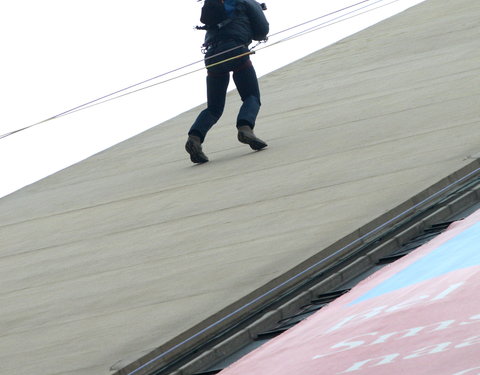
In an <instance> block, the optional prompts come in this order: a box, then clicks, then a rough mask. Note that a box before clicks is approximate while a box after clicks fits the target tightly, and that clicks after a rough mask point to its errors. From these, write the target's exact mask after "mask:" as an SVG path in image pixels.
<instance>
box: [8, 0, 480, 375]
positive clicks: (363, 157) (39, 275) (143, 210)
mask: <svg viewBox="0 0 480 375" xmlns="http://www.w3.org/2000/svg"><path fill="white" fill-rule="evenodd" d="M479 18H480V5H479V3H478V1H476V0H457V1H455V2H445V1H442V0H429V1H426V2H425V3H422V4H421V5H419V6H416V7H414V8H412V9H410V10H408V11H406V12H404V13H402V14H400V15H398V16H395V17H393V18H391V19H389V20H387V21H384V22H382V23H381V24H378V25H376V26H374V27H372V28H369V29H367V30H365V31H363V32H361V33H358V34H356V35H354V36H353V37H350V38H348V39H345V40H343V41H341V42H339V43H337V44H335V45H334V46H331V47H329V48H327V49H324V50H321V51H319V52H317V53H314V54H312V55H310V56H308V57H306V58H304V59H302V60H300V61H298V62H296V63H294V64H291V65H289V66H287V67H285V68H283V69H280V70H278V71H276V72H274V73H272V74H269V75H268V76H266V77H264V78H263V79H262V80H261V89H262V94H263V100H262V101H263V107H262V111H261V116H260V117H259V121H258V126H257V128H256V132H257V134H258V135H259V136H260V137H262V138H264V139H265V140H266V141H268V143H269V147H268V149H267V150H265V151H261V152H252V151H251V150H250V149H249V148H248V147H247V146H245V145H242V144H240V143H238V142H237V140H236V132H235V128H234V119H235V117H236V111H237V109H238V107H239V104H240V102H239V99H238V98H237V97H236V93H232V94H230V95H229V97H228V102H227V110H226V111H225V113H224V116H223V118H222V120H221V122H220V123H219V124H218V125H217V126H216V127H215V128H214V129H213V130H212V131H211V133H210V134H209V136H208V138H207V140H206V142H205V144H204V149H205V152H206V153H207V154H208V156H209V157H210V160H211V161H210V162H209V163H207V164H205V165H200V166H194V165H192V164H191V163H190V161H189V159H188V157H187V154H186V153H185V151H184V149H183V145H184V142H185V139H186V135H185V134H186V131H187V130H188V128H189V127H190V125H191V123H192V121H193V120H194V118H195V116H196V115H197V114H198V112H199V110H200V108H195V109H193V110H191V111H188V112H186V113H184V114H182V115H180V116H178V117H176V118H174V119H172V120H170V121H167V122H166V123H164V124H161V125H159V126H157V127H155V128H153V129H151V130H149V131H147V132H145V133H143V134H141V135H139V136H136V137H134V138H132V139H130V140H128V141H126V142H123V143H121V144H119V145H117V146H115V147H112V148H111V149H109V150H107V151H105V152H102V153H100V154H98V155H95V156H93V157H91V158H89V159H87V160H85V161H83V162H81V163H79V164H77V165H75V166H72V167H70V168H67V169H65V170H63V171H61V172H59V173H56V174H55V175H52V176H50V177H48V178H46V179H44V180H42V181H39V182H37V183H35V184H33V185H31V186H28V187H26V188H24V189H22V190H20V191H18V192H16V193H14V194H12V195H10V196H8V197H5V198H3V199H1V200H0V243H1V245H0V268H1V271H0V306H1V308H0V369H1V370H2V371H1V372H2V373H6V374H9V375H16V374H27V373H28V374H49V375H53V374H72V375H73V374H75V375H76V374H82V375H90V374H92V375H93V374H96V375H97V374H108V373H110V371H111V370H115V369H119V368H121V367H123V366H125V365H127V364H128V363H130V362H131V361H133V360H135V359H137V358H139V357H140V356H142V355H144V354H146V353H148V352H150V351H152V350H154V349H155V348H158V347H160V346H162V345H163V344H165V343H166V342H168V341H169V340H175V338H178V337H179V335H180V334H181V333H183V332H185V331H187V330H189V329H191V328H192V327H194V326H195V325H197V324H200V323H201V322H203V321H205V319H207V318H209V317H212V316H213V315H214V314H216V313H218V312H219V311H221V310H222V309H226V308H228V306H230V305H231V304H233V303H235V302H237V301H239V300H241V299H242V298H243V297H245V296H247V295H249V294H250V293H252V292H254V291H256V290H258V289H259V288H261V287H262V286H264V285H266V284H267V283H271V282H272V281H273V280H275V279H281V278H282V275H285V274H286V273H287V272H288V271H289V270H291V269H292V268H294V267H296V266H298V265H299V264H300V263H302V262H304V261H306V260H308V259H310V258H311V257H312V256H317V257H319V256H320V257H321V256H322V253H321V252H322V249H326V248H328V246H329V245H331V244H333V243H334V242H336V241H337V240H338V239H340V238H343V237H345V236H346V235H348V234H350V233H351V232H352V231H354V230H355V229H357V228H359V227H362V226H364V225H366V224H368V223H370V222H371V221H372V220H374V219H376V218H377V217H379V216H380V215H382V214H385V213H386V212H389V211H390V210H392V209H393V208H395V207H397V206H399V205H400V204H402V203H404V202H406V201H408V200H409V199H410V198H412V197H413V196H415V195H416V194H418V193H419V192H421V191H422V190H424V189H427V188H428V187H430V186H431V185H433V184H435V183H436V182H437V181H439V180H441V179H443V178H444V177H446V176H448V175H451V174H452V173H454V172H455V171H457V170H459V169H461V168H463V167H465V166H467V165H468V164H470V163H471V162H472V161H474V160H475V159H477V158H478V152H479V146H480V132H479V126H480V112H479V108H480V64H479V61H480V48H479V40H480V25H479V23H478V19H479ZM255 58H261V56H260V54H259V56H258V57H255ZM179 100H181V98H179ZM99 126H100V125H99ZM475 155H477V156H475ZM319 252H320V255H319ZM192 332H193V331H192ZM111 366H113V367H112V369H110V368H111Z"/></svg>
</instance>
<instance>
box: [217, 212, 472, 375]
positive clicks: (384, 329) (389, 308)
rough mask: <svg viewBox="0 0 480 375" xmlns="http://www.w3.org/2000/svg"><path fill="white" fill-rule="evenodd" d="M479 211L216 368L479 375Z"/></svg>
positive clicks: (230, 374) (310, 374) (290, 374)
mask: <svg viewBox="0 0 480 375" xmlns="http://www.w3.org/2000/svg"><path fill="white" fill-rule="evenodd" d="M479 221H480V211H477V212H476V213H475V214H474V215H472V216H471V217H469V218H468V219H466V220H464V221H462V222H458V223H455V224H454V225H452V226H451V228H449V230H448V231H447V232H445V233H443V234H442V235H440V236H438V237H437V238H435V239H434V240H433V241H431V242H430V243H428V244H426V245H424V246H422V247H421V248H420V249H418V250H417V251H415V252H414V253H412V254H410V255H409V256H407V257H404V258H402V259H401V260H399V261H397V262H395V263H394V264H392V265H390V266H389V267H386V268H384V269H383V270H381V271H380V272H377V273H376V274H375V275H373V276H372V277H370V278H369V279H367V280H365V281H364V282H362V283H361V284H359V285H358V286H357V287H355V288H354V289H353V290H352V291H351V292H350V293H348V294H347V295H344V296H343V297H341V298H339V299H337V300H336V301H335V302H334V303H332V304H330V306H328V307H327V308H324V309H322V310H320V311H319V312H318V313H316V314H315V315H313V316H311V317H310V318H309V319H307V320H306V321H304V322H302V323H300V324H299V325H298V326H296V327H294V328H292V329H290V330H289V331H287V332H286V333H284V334H283V335H281V336H279V337H277V338H276V339H274V340H272V341H271V342H269V343H267V344H265V345H264V346H262V347H261V348H259V349H257V350H256V351H254V352H252V353H250V354H249V355H247V356H246V357H244V358H242V359H241V360H240V361H238V362H237V363H235V364H233V365H232V366H230V367H229V368H227V369H225V370H223V371H222V372H221V375H240V374H241V375H247V374H248V375H260V374H261V375H272V374H275V375H297V374H298V375H319V374H326V375H333V374H352V375H357V374H358V375H367V374H368V375H377V374H378V375H380V374H381V375H385V374H388V375H397V374H408V375H411V374H414V375H421V374H428V375H432V374H434V375H479V374H480V302H479V301H480V300H479V298H478V296H479V291H480V222H479Z"/></svg>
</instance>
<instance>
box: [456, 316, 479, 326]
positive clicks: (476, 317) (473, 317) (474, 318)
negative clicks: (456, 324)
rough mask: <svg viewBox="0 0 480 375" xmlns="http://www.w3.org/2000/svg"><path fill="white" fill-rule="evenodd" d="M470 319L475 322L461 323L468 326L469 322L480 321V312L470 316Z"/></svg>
mask: <svg viewBox="0 0 480 375" xmlns="http://www.w3.org/2000/svg"><path fill="white" fill-rule="evenodd" d="M470 320H474V322H463V323H460V325H461V326H466V325H467V324H473V323H478V322H480V314H478V315H474V316H472V317H471V318H470Z"/></svg>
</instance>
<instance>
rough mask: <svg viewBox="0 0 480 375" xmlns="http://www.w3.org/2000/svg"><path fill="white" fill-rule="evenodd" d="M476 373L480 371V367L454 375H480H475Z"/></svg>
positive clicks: (478, 374)
mask: <svg viewBox="0 0 480 375" xmlns="http://www.w3.org/2000/svg"><path fill="white" fill-rule="evenodd" d="M474 371H480V367H475V368H470V369H468V370H463V371H460V372H457V373H455V374H453V375H467V374H468V375H480V372H477V373H476V374H474V373H473V372H474Z"/></svg>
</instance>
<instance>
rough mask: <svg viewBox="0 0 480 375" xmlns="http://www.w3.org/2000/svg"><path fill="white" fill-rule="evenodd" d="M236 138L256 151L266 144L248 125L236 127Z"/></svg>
mask: <svg viewBox="0 0 480 375" xmlns="http://www.w3.org/2000/svg"><path fill="white" fill-rule="evenodd" d="M238 140H239V141H240V142H241V143H245V144H247V145H249V146H250V147H251V148H252V150H256V151H258V150H261V149H262V148H265V147H267V146H268V145H267V144H266V143H265V142H264V141H262V140H261V139H260V138H257V137H256V136H255V134H254V133H253V129H252V128H251V127H250V126H248V125H242V126H239V127H238Z"/></svg>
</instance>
